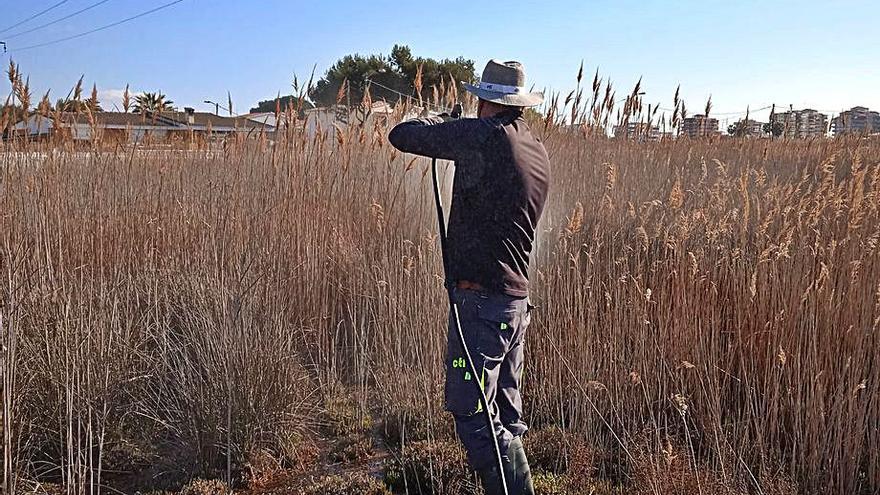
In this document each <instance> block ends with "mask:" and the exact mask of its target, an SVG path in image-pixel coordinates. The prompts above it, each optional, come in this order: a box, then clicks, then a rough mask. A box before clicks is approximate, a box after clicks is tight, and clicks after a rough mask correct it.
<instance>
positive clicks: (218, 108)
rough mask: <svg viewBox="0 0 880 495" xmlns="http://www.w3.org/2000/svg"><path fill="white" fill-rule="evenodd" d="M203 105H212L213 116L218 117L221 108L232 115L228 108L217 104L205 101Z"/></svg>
mask: <svg viewBox="0 0 880 495" xmlns="http://www.w3.org/2000/svg"><path fill="white" fill-rule="evenodd" d="M204 103H207V104H208V105H214V114H215V115H220V109H221V108H222V109H223V110H225V111H227V112H229V113H230V114H232V111H230V110H229V109H228V108H226V107H224V106H223V105H221V104H219V103H217V102H216V101H211V100H205V101H204Z"/></svg>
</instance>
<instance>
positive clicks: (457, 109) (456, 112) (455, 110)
mask: <svg viewBox="0 0 880 495" xmlns="http://www.w3.org/2000/svg"><path fill="white" fill-rule="evenodd" d="M461 112H462V108H461V103H456V104H455V105H453V106H452V110H450V111H448V112H443V113H441V114H440V115H438V117H440V118H441V119H443V121H444V122H449V121H450V120H458V119H460V118H461Z"/></svg>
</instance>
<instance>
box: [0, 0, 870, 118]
mask: <svg viewBox="0 0 880 495" xmlns="http://www.w3.org/2000/svg"><path fill="white" fill-rule="evenodd" d="M96 4H97V5H96ZM169 4H170V5H169ZM56 5H57V7H56V8H50V7H53V6H56ZM506 5H507V8H509V9H510V10H512V11H517V12H523V11H526V10H527V9H530V7H528V4H526V3H524V2H518V3H509V4H506ZM164 6H167V7H164ZM163 7H164V8H163ZM396 7H397V6H396V5H395V4H392V3H391V2H387V1H381V2H374V3H373V4H372V5H370V6H365V5H359V4H354V3H352V2H348V1H345V2H338V3H337V4H336V5H305V6H293V5H290V4H289V3H288V2H281V1H280V0H269V1H266V2H264V3H263V5H262V7H261V8H259V9H257V8H255V7H254V6H253V5H252V4H239V3H238V2H232V1H229V0H223V1H217V2H212V3H211V4H210V5H206V3H205V2H203V1H202V0H178V1H177V2H167V1H162V0H151V1H150V2H149V4H148V5H145V4H144V2H142V1H138V2H135V1H134V0H118V1H110V0H104V1H103V2H93V1H92V0H67V1H63V2H52V1H49V0H45V1H44V0H40V1H39V2H28V3H24V2H17V3H14V4H12V5H9V6H6V7H5V8H3V9H0V11H2V14H0V41H5V42H6V44H7V50H8V52H7V53H5V54H4V58H5V60H4V63H5V64H6V65H8V64H9V60H10V58H11V59H12V60H14V61H15V62H16V63H17V64H19V65H20V67H21V69H22V71H23V73H25V74H27V75H28V76H29V77H30V80H31V84H32V88H33V93H34V99H35V100H36V99H39V98H40V97H42V95H43V94H44V93H45V92H46V91H47V90H50V91H51V99H52V101H54V100H56V99H58V98H61V97H64V96H66V95H67V94H68V91H69V90H70V88H72V87H73V86H74V85H75V83H76V81H77V80H78V79H79V77H80V75H83V76H84V79H83V87H84V93H85V94H88V92H89V91H90V89H91V87H92V84H93V83H95V84H96V85H97V87H98V92H99V99H100V100H101V101H102V105H103V106H104V109H105V110H114V106H119V101H120V100H121V95H122V91H123V88H124V87H125V85H126V84H129V85H130V88H131V92H132V93H133V94H134V93H141V92H145V91H150V92H153V91H161V92H163V93H165V94H166V95H168V97H169V98H170V99H171V100H173V101H174V104H175V106H178V107H180V108H183V107H185V106H188V107H193V108H195V109H196V111H203V112H212V111H213V105H207V104H205V103H203V101H204V100H214V101H219V102H221V104H225V102H226V94H227V91H229V92H230V93H231V95H232V100H233V102H234V104H235V108H234V110H235V113H245V112H246V111H247V110H249V109H250V108H252V107H254V106H256V104H257V102H258V101H261V100H271V99H273V98H275V97H276V96H277V95H278V94H281V95H285V94H290V93H292V87H291V82H292V81H293V78H294V75H296V76H297V77H298V78H299V79H300V80H301V81H302V80H304V79H307V78H308V75H309V73H310V72H311V71H312V67H313V66H314V67H315V75H316V80H317V78H318V77H320V76H322V75H323V74H324V72H325V71H326V69H327V68H329V67H330V66H331V65H332V64H333V63H334V62H335V61H336V60H338V59H339V58H341V57H343V56H345V55H348V54H354V53H360V54H363V55H370V54H382V55H387V54H388V53H389V52H390V50H391V47H392V46H393V45H394V44H404V45H408V46H410V48H411V49H412V51H413V54H414V55H416V56H424V57H432V58H438V59H440V58H455V57H458V56H463V57H465V58H468V59H472V60H474V63H475V69H476V72H477V75H479V72H480V71H481V70H482V68H483V66H484V65H485V63H486V62H487V60H488V59H489V58H502V59H518V60H520V61H522V62H523V63H524V65H525V67H526V69H527V71H528V76H529V79H528V81H527V85H532V84H534V85H535V87H536V88H545V89H546V90H547V91H549V92H560V93H563V95H564V94H566V93H567V92H568V91H569V90H570V89H572V88H574V86H575V77H576V74H577V71H578V68H579V67H580V65H581V62H582V61H583V67H584V79H585V80H591V79H592V77H593V74H594V73H595V72H596V70H597V69H598V72H599V77H602V78H604V79H609V78H610V80H611V81H612V82H613V84H614V87H615V88H616V93H617V97H618V98H620V97H621V96H622V95H624V94H626V93H628V92H629V91H630V89H631V88H632V87H633V85H634V84H635V83H636V81H637V80H639V78H641V79H642V87H643V89H644V90H645V91H646V95H645V96H644V103H645V104H649V103H651V104H660V106H661V107H670V106H671V101H672V96H673V94H674V92H675V88H676V86H677V85H679V84H680V85H681V94H682V99H683V100H684V101H685V102H686V104H687V106H688V108H689V109H690V112H689V113H690V114H696V113H702V110H703V109H704V107H705V104H706V101H707V100H708V98H709V97H710V96H711V98H712V103H713V109H712V112H711V116H713V117H716V118H718V120H719V123H720V125H721V126H722V128H724V127H725V126H726V125H727V124H729V123H732V122H733V121H735V120H739V119H740V118H742V117H744V114H745V111H746V108H747V107H748V108H749V110H750V117H751V118H753V119H755V120H764V121H766V119H767V116H768V115H769V108H767V109H764V110H760V111H759V110H758V109H761V108H764V107H769V106H770V105H772V104H774V103H775V104H776V106H777V110H778V111H783V110H788V109H789V108H790V107H793V108H795V109H805V108H811V109H815V110H818V111H820V112H822V113H825V114H828V115H829V117H833V116H834V115H836V114H837V113H839V112H840V111H842V110H848V109H850V108H852V107H855V106H864V107H868V108H870V109H872V110H877V109H878V108H880V97H878V95H877V93H876V91H875V88H876V87H878V86H880V69H878V68H877V66H876V64H873V65H872V62H873V59H872V57H871V54H873V53H876V52H877V51H878V49H880V40H877V39H876V37H874V38H871V37H861V36H860V33H870V32H871V27H872V25H871V19H874V20H876V19H878V18H880V7H878V6H877V5H874V4H870V3H868V2H845V5H842V4H834V5H829V4H827V3H826V2H819V1H809V2H798V3H795V2H780V3H779V4H774V5H765V4H761V3H758V2H756V1H747V2H740V3H738V4H737V5H728V4H715V5H706V4H705V2H696V1H690V0H688V1H686V2H681V3H679V4H677V5H675V6H667V5H661V2H656V1H651V2H644V3H643V4H640V5H639V14H640V15H638V16H633V15H631V14H632V12H633V11H632V10H631V8H630V7H629V6H627V5H621V4H614V5H605V6H603V7H604V8H602V9H600V8H597V7H596V6H588V5H581V4H577V3H575V2H573V1H565V2H559V3H558V5H557V6H554V8H553V9H549V8H545V9H542V10H541V13H540V15H537V14H536V15H532V16H531V17H530V18H531V19H534V22H533V23H531V24H528V25H524V26H525V27H523V28H520V32H513V33H511V34H510V35H509V36H497V35H495V36H487V35H486V34H481V29H480V27H481V26H482V25H483V22H484V20H486V19H489V20H490V22H491V20H492V19H493V16H495V15H496V14H495V12H494V11H495V10H497V9H496V8H495V7H492V6H486V5H472V4H467V3H464V2H457V3H456V4H455V5H452V6H449V5H446V6H445V8H446V10H448V11H461V12H462V13H468V12H470V14H468V15H461V16H460V17H458V18H456V22H458V24H456V25H457V26H460V27H458V28H456V29H452V28H453V24H452V23H451V22H450V23H449V24H445V23H442V22H434V23H430V22H428V21H424V22H423V21H422V20H423V19H430V18H431V16H435V15H436V14H435V13H434V12H433V11H432V10H431V8H430V6H426V5H420V6H412V8H410V9H409V12H408V13H406V14H398V13H397V10H396ZM159 8H161V9H162V10H161V11H158V10H157V11H156V12H153V13H150V14H147V15H144V16H142V17H139V18H136V19H134V20H132V21H130V22H127V23H124V24H121V25H118V26H115V27H110V28H109V29H106V30H102V31H100V32H95V33H92V34H88V35H86V36H82V37H79V38H76V39H71V40H68V41H63V42H60V43H57V44H51V45H48V46H42V47H41V46H35V45H40V44H43V43H47V42H52V41H54V40H58V39H63V38H66V37H71V36H76V35H78V34H80V33H83V32H87V31H89V30H91V29H95V28H98V27H101V26H105V25H108V24H112V23H115V22H119V21H120V20H123V19H126V18H129V17H131V16H134V15H138V14H142V13H144V12H146V11H149V10H151V9H159ZM46 9H49V11H48V12H46V13H45V14H42V15H38V16H36V17H34V18H33V19H31V20H29V21H26V22H21V21H22V20H26V19H27V18H29V17H32V16H34V14H38V13H40V12H42V11H44V10H46ZM83 9H86V10H85V11H84V12H82V13H80V14H79V15H73V16H71V17H70V18H69V19H66V20H61V22H56V23H54V24H51V25H50V26H47V27H45V28H43V29H36V30H34V28H38V27H40V26H41V25H44V24H47V23H51V22H53V21H56V20H59V19H64V18H65V17H66V16H70V15H71V14H74V13H76V12H78V11H80V10H83ZM340 9H342V10H344V11H346V12H344V13H343V14H342V15H339V14H337V13H336V12H338V11H339V10H340ZM531 9H533V8H531ZM754 12H759V13H760V15H759V16H756V15H754V14H753V13H754ZM266 14H271V16H269V15H266ZM452 18H454V17H450V19H452ZM274 19H281V22H272V21H273V20H274ZM719 19H723V20H724V23H723V24H718V21H719ZM352 20H354V22H352ZM16 24H18V25H16ZM10 26H14V27H12V28H10ZM351 27H356V29H351ZM29 30H33V32H30V33H28V32H27V31H29ZM453 31H454V32H456V33H457V34H456V35H453ZM489 32H490V33H492V34H496V33H497V32H498V29H497V28H493V29H491V30H489ZM18 33H24V34H22V35H21V36H15V35H16V34H18ZM571 33H583V35H582V36H581V37H577V38H576V37H574V36H572V34H571ZM233 34H234V36H233ZM144 40H146V42H144ZM29 47H33V48H29ZM646 47H658V48H657V49H655V50H650V49H646ZM768 47H769V48H768ZM697 68H698V69H697ZM9 89H10V88H9V83H8V81H6V80H5V79H4V82H3V85H2V86H0V90H2V91H4V92H5V93H8V92H9Z"/></svg>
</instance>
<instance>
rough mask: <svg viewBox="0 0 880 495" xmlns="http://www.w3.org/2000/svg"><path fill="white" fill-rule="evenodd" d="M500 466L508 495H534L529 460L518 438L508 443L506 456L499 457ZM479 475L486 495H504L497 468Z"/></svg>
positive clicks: (493, 467)
mask: <svg viewBox="0 0 880 495" xmlns="http://www.w3.org/2000/svg"><path fill="white" fill-rule="evenodd" d="M501 464H502V465H503V467H504V478H505V480H506V481H507V494H508V495H535V488H534V487H533V486H532V472H531V470H530V469H529V460H528V459H527V458H526V451H525V449H524V448H523V444H522V440H521V439H520V438H519V437H514V438H513V441H511V442H510V447H508V449H507V455H503V456H501ZM479 475H480V482H481V483H482V485H483V491H484V492H485V493H486V495H504V488H503V487H502V486H501V476H499V475H498V467H497V466H492V467H490V468H487V469H484V470H482V471H480V472H479Z"/></svg>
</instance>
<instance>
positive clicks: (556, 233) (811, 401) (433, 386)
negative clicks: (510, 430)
mask: <svg viewBox="0 0 880 495" xmlns="http://www.w3.org/2000/svg"><path fill="white" fill-rule="evenodd" d="M579 83H580V81H579ZM593 87H594V92H593V96H589V95H587V96H582V92H581V91H580V90H578V92H577V93H576V94H574V93H573V95H571V96H570V97H569V99H568V100H569V101H566V102H564V103H565V104H566V105H569V104H571V106H572V108H575V110H572V111H571V112H572V115H571V116H570V118H569V120H574V121H576V122H580V123H581V126H580V127H579V128H577V129H570V128H567V127H563V126H560V125H559V121H558V120H556V119H558V118H559V113H557V114H556V115H554V114H553V112H548V113H549V114H550V115H549V116H548V118H547V120H546V122H545V124H546V125H543V126H542V125H541V123H538V122H535V123H534V127H535V129H536V132H540V133H541V134H542V136H543V138H544V140H545V142H546V143H547V146H548V150H549V152H550V155H551V159H552V165H553V184H552V195H551V203H550V205H549V206H548V210H547V214H546V217H545V219H544V220H543V221H542V224H541V233H540V237H539V242H538V252H537V255H536V260H535V264H534V268H533V280H534V283H533V287H534V288H533V295H532V297H533V299H534V300H535V303H536V305H537V306H538V310H537V312H536V315H535V317H534V318H533V325H532V327H530V329H529V336H528V337H527V348H526V349H527V369H526V374H525V402H526V404H525V408H526V411H527V414H528V415H529V419H530V421H531V422H532V424H534V425H537V426H541V425H551V424H552V425H561V426H563V427H565V428H567V429H570V430H572V431H577V432H580V433H583V434H585V435H586V438H588V439H589V442H590V443H591V444H593V445H594V446H596V447H597V448H603V449H607V450H608V451H610V452H612V453H613V455H614V456H615V458H616V459H617V463H618V465H619V466H620V470H621V471H622V472H623V476H624V477H627V476H635V475H634V474H633V473H635V472H637V471H640V472H643V473H646V479H647V480H648V481H647V485H646V486H645V487H644V488H645V489H646V490H647V491H648V492H654V493H662V491H663V488H662V486H663V485H662V482H661V481H660V480H662V478H663V476H664V473H665V472H666V471H668V470H669V469H670V467H669V466H670V460H671V459H675V458H680V459H686V461H687V462H686V465H687V466H688V470H689V472H690V473H691V474H695V473H701V472H704V471H710V472H712V473H714V476H715V477H716V478H717V479H718V480H720V483H721V485H722V486H724V487H726V488H725V489H727V490H730V491H734V492H736V491H747V492H752V493H765V492H766V491H768V488H767V487H768V486H769V485H770V484H772V480H776V479H780V478H782V479H786V480H790V481H791V482H792V483H794V484H795V485H796V486H797V487H798V489H799V491H801V492H803V493H876V491H877V490H880V458H878V447H880V429H878V426H877V425H880V407H878V406H880V404H878V400H880V394H878V392H880V366H878V363H877V359H876V356H877V354H878V351H880V347H878V343H877V337H876V335H877V331H878V330H880V285H878V280H880V253H878V241H880V164H878V162H877V157H878V156H880V143H878V142H877V141H869V140H855V139H854V140H834V141H831V140H813V141H785V140H773V141H770V140H740V139H737V140H733V139H731V140H718V139H714V140H687V139H680V140H663V141H660V142H654V143H638V142H634V141H632V140H612V139H607V138H605V137H604V136H602V135H599V134H598V133H596V132H591V130H592V129H595V128H596V126H602V125H607V123H608V121H609V119H610V118H611V117H609V116H610V115H611V114H612V112H614V111H615V110H614V109H613V103H609V102H613V101H614V98H613V92H612V91H611V90H610V85H609V86H608V89H607V91H603V90H602V89H601V84H600V83H599V80H598V76H597V78H596V80H595V81H594V85H593ZM638 93H639V91H638V86H637V87H636V89H635V90H634V91H633V96H632V97H631V98H632V101H630V99H628V101H627V104H626V105H627V106H629V107H631V110H625V113H626V112H631V113H632V114H638V115H644V114H645V112H643V111H641V110H640V109H639V108H640V107H641V102H640V101H637V99H638V96H637V95H638ZM578 105H580V106H578ZM679 108H681V109H682V112H683V104H681V106H679V102H678V101H676V109H679ZM562 113H565V114H567V113H568V111H567V110H566V111H563V112H562ZM650 113H656V110H654V111H651V112H650ZM676 113H677V114H678V112H676ZM627 118H629V117H627ZM644 118H645V119H648V118H651V119H653V118H654V116H653V115H650V116H644ZM385 131H386V129H384V128H382V127H378V126H375V127H371V126H370V125H367V126H352V127H350V128H348V129H341V130H337V131H336V132H335V133H333V132H323V133H319V134H318V135H317V136H316V137H314V138H309V137H307V136H306V135H305V134H304V133H301V132H298V131H297V130H296V128H295V127H293V128H291V129H289V130H288V131H287V132H286V135H285V136H279V139H278V140H277V142H276V143H275V144H274V145H270V144H269V142H268V140H267V139H250V140H244V139H239V140H232V141H230V142H229V143H228V146H227V147H226V149H224V150H223V151H212V150H196V149H191V150H186V149H181V150H177V151H169V152H159V151H149V150H141V149H137V148H110V149H104V148H102V147H101V146H100V143H97V142H96V143H93V146H92V147H90V148H89V149H88V150H76V149H73V148H72V147H71V146H70V143H67V144H65V143H57V142H49V143H42V144H33V143H31V144H22V143H7V144H6V145H5V148H4V150H3V153H2V155H0V156H2V167H3V171H2V173H3V175H2V184H0V238H2V241H0V246H2V247H0V268H2V273H3V283H2V290H0V328H2V339H3V341H2V343H3V362H2V369H3V377H2V383H3V393H2V397H3V439H4V442H3V445H4V447H3V449H4V484H5V489H6V490H7V491H8V492H9V493H15V492H16V490H20V489H22V488H23V487H27V486H29V485H31V484H32V483H34V482H35V480H37V481H59V482H62V483H63V484H64V485H65V486H67V487H68V489H69V490H70V493H86V492H89V493H97V492H99V491H100V487H102V486H108V485H109V486H114V487H117V488H118V487H125V486H137V485H141V486H147V485H149V486H158V487H162V486H173V485H174V484H175V483H177V482H179V480H180V479H186V478H187V477H190V476H194V475H196V474H198V475H203V476H216V477H220V478H224V477H225V478H229V481H235V479H241V478H247V476H248V475H249V474H250V471H252V470H253V469H255V467H254V463H255V459H257V458H260V457H261V456H268V457H271V458H273V459H277V460H278V462H280V463H282V464H284V463H287V464H293V463H296V462H299V460H300V459H301V458H302V455H304V454H303V451H304V449H306V448H307V447H306V445H307V439H308V438H309V437H310V435H311V433H312V431H313V430H314V429H315V428H316V427H317V422H318V415H319V411H320V409H321V405H322V404H323V403H325V401H326V400H327V399H328V398H329V397H332V396H333V395H334V394H336V393H338V391H339V390H346V391H348V392H350V393H353V395H354V397H356V399H357V401H358V407H359V409H360V411H361V413H363V414H365V415H366V414H367V413H368V412H369V413H372V414H374V415H378V416H380V417H381V416H391V415H393V414H395V413H396V412H398V411H400V410H413V409H415V410H419V411H422V412H428V414H427V415H425V414H422V415H421V416H419V417H422V418H426V419H424V420H425V421H428V420H430V421H434V422H437V423H445V422H447V421H448V418H446V417H445V416H443V413H442V411H441V409H442V407H441V397H442V389H441V387H442V383H443V380H442V377H443V363H442V356H443V350H444V345H445V343H444V337H445V331H444V325H445V314H444V310H445V306H444V304H443V303H442V301H443V289H442V286H441V281H442V276H441V266H440V257H439V253H438V250H437V241H436V237H435V233H434V230H433V226H434V220H433V218H432V214H433V210H432V209H431V204H430V202H429V201H430V198H429V197H428V194H429V192H430V188H429V185H428V184H427V182H426V181H427V179H426V175H425V172H426V171H427V166H428V163H427V161H426V160H423V159H416V158H414V157H412V156H404V155H401V154H399V153H397V152H395V151H394V150H392V149H391V148H390V146H389V145H388V144H387V142H386V141H385ZM450 170H451V169H450ZM438 430H439V428H438ZM133 473H134V474H133ZM697 483H698V487H697V489H698V490H700V491H704V490H705V491H704V492H705V493H711V492H712V490H711V489H710V488H708V486H701V485H699V483H700V482H699V481H698V482H697ZM123 489H124V488H123ZM105 491H106V490H105Z"/></svg>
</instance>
